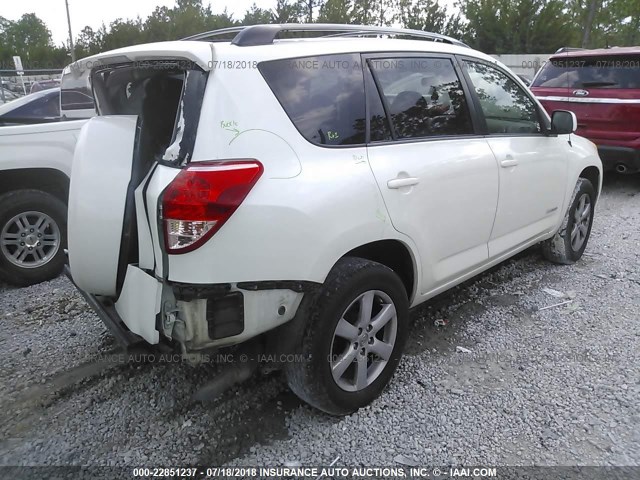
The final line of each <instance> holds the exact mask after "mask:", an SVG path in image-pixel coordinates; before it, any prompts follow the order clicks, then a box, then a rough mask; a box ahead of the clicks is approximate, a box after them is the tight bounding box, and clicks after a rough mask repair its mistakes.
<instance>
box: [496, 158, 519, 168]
mask: <svg viewBox="0 0 640 480" xmlns="http://www.w3.org/2000/svg"><path fill="white" fill-rule="evenodd" d="M516 165H518V160H516V159H515V158H513V157H512V156H508V157H507V158H505V159H504V160H502V161H501V162H500V166H501V167H502V168H509V167H515V166H516Z"/></svg>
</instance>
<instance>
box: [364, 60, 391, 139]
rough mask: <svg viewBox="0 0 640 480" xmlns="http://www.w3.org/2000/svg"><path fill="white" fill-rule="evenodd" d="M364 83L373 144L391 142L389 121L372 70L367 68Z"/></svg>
mask: <svg viewBox="0 0 640 480" xmlns="http://www.w3.org/2000/svg"><path fill="white" fill-rule="evenodd" d="M364 81H365V83H366V85H367V101H368V102H369V115H370V117H369V131H370V132H371V136H370V139H371V141H372V142H379V141H383V140H391V139H392V136H391V128H390V127H389V119H388V118H387V114H386V113H385V111H384V106H383V105H382V99H381V98H380V93H379V92H378V87H376V83H375V82H374V80H373V76H372V75H371V70H370V69H369V68H367V69H366V70H365V73H364Z"/></svg>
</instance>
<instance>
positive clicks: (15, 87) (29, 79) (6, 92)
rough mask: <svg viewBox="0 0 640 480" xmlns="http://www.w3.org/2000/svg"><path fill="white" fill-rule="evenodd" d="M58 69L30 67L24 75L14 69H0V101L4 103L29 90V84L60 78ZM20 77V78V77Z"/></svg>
mask: <svg viewBox="0 0 640 480" xmlns="http://www.w3.org/2000/svg"><path fill="white" fill-rule="evenodd" d="M61 75H62V70H60V69H32V70H25V71H24V75H18V72H16V71H15V70H0V86H1V87H2V88H0V102H2V103H5V102H8V101H9V100H12V99H14V98H16V97H21V96H22V95H25V94H27V93H30V92H31V86H32V85H33V84H34V83H36V82H42V81H45V80H60V77H61ZM21 77H22V78H21Z"/></svg>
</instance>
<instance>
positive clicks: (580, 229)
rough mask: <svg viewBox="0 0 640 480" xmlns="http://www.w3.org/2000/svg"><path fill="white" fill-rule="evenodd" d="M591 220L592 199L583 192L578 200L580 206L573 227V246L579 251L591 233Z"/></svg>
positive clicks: (574, 216)
mask: <svg viewBox="0 0 640 480" xmlns="http://www.w3.org/2000/svg"><path fill="white" fill-rule="evenodd" d="M590 222H591V200H590V199H589V195H587V194H586V193H583V194H582V196H581V197H580V200H578V206H577V207H576V211H575V213H574V214H573V228H572V229H571V248H573V251H574V252H577V251H578V250H580V249H581V248H582V245H584V242H585V240H586V239H587V234H588V233H589V224H590Z"/></svg>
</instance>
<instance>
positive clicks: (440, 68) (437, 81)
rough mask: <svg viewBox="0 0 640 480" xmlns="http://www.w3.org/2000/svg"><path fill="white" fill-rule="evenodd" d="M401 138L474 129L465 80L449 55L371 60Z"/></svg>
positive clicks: (372, 68)
mask: <svg viewBox="0 0 640 480" xmlns="http://www.w3.org/2000/svg"><path fill="white" fill-rule="evenodd" d="M369 67H370V68H371V70H372V72H373V74H374V75H375V78H376V80H377V82H378V85H379V87H380V90H381V93H382V96H383V97H384V101H385V103H386V104H387V107H388V111H389V114H390V117H391V122H392V124H393V127H394V130H395V133H396V135H397V137H398V138H421V137H431V136H442V135H463V134H470V133H473V129H472V126H471V117H470V115H469V109H468V107H467V102H466V99H465V96H464V91H463V90H462V84H461V83H460V79H459V78H458V75H457V74H456V71H455V69H454V67H453V63H452V62H451V60H449V59H446V58H445V59H442V58H423V57H417V58H388V59H387V58H376V59H371V60H369Z"/></svg>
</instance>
